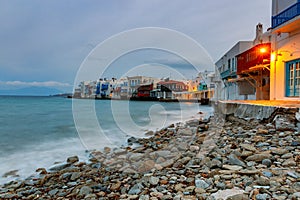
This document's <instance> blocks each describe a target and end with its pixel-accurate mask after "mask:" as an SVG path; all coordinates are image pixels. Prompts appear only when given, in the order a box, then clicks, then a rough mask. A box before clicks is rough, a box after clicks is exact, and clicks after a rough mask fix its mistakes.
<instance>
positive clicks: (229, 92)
mask: <svg viewBox="0 0 300 200" xmlns="http://www.w3.org/2000/svg"><path fill="white" fill-rule="evenodd" d="M252 45H253V41H240V42H238V43H236V44H235V45H234V46H233V47H232V48H231V49H230V50H229V51H227V52H226V53H225V54H224V55H223V56H222V57H221V58H220V59H219V60H218V61H217V62H216V63H215V65H216V69H217V71H218V73H219V74H220V78H221V80H222V82H223V84H219V85H220V87H218V88H217V90H218V92H217V93H216V94H217V95H218V97H217V99H218V100H236V99H244V95H240V94H239V89H238V85H237V84H236V82H231V81H230V79H236V78H237V74H236V72H237V58H236V56H237V55H239V54H241V53H242V52H244V51H246V50H248V49H249V48H251V47H252ZM248 98H254V96H253V97H251V96H249V97H248Z"/></svg>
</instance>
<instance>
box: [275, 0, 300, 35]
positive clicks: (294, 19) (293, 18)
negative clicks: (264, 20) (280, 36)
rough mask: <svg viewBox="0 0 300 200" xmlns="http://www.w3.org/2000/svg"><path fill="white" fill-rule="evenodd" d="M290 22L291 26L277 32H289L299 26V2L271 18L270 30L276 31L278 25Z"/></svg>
mask: <svg viewBox="0 0 300 200" xmlns="http://www.w3.org/2000/svg"><path fill="white" fill-rule="evenodd" d="M288 21H290V22H291V24H290V25H289V26H288V27H286V28H287V29H286V28H285V29H286V30H285V29H284V30H278V31H281V32H290V31H292V30H293V29H294V28H296V26H297V25H298V24H299V21H300V2H297V3H295V4H293V5H291V6H290V7H288V8H287V9H285V10H283V11H282V12H280V13H279V14H278V15H276V16H273V17H272V28H273V29H278V28H280V25H283V24H284V23H286V22H288Z"/></svg>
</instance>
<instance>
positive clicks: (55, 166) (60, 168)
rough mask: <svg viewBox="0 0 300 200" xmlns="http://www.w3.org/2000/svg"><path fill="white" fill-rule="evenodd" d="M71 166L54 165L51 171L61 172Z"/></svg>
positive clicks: (63, 164) (64, 164) (67, 164)
mask: <svg viewBox="0 0 300 200" xmlns="http://www.w3.org/2000/svg"><path fill="white" fill-rule="evenodd" d="M69 166H70V163H60V164H56V165H53V166H51V167H50V168H49V170H50V171H60V170H62V169H65V168H67V167H69Z"/></svg>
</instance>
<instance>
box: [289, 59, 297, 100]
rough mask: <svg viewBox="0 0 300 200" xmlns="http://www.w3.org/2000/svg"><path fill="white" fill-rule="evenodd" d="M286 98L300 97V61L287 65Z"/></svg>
mask: <svg viewBox="0 0 300 200" xmlns="http://www.w3.org/2000/svg"><path fill="white" fill-rule="evenodd" d="M286 96H287V97H300V59H299V60H293V61H290V62H287V63H286Z"/></svg>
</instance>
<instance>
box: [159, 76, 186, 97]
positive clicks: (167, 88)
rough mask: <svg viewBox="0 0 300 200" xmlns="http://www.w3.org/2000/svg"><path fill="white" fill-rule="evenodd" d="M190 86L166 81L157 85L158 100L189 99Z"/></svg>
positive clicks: (180, 82)
mask: <svg viewBox="0 0 300 200" xmlns="http://www.w3.org/2000/svg"><path fill="white" fill-rule="evenodd" d="M188 89H189V88H188V85H186V84H185V83H183V82H182V81H175V80H169V79H166V80H164V81H160V82H158V83H157V90H158V92H157V98H162V99H189V92H188Z"/></svg>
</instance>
